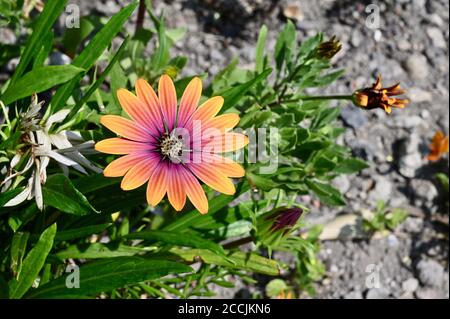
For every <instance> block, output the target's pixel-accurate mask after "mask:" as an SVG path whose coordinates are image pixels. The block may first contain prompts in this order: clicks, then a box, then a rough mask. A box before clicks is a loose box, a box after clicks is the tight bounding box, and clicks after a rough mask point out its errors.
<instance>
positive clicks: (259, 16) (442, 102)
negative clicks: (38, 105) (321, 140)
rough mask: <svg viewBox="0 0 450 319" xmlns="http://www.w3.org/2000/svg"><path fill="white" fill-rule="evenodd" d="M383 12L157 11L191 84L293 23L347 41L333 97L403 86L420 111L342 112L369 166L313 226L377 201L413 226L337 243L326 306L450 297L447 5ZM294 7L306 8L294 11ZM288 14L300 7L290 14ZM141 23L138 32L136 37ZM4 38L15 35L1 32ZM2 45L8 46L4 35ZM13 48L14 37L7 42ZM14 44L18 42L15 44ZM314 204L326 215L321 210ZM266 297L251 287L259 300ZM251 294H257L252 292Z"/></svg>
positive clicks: (336, 8)
mask: <svg viewBox="0 0 450 319" xmlns="http://www.w3.org/2000/svg"><path fill="white" fill-rule="evenodd" d="M70 2H72V3H74V2H75V3H80V4H81V9H82V10H81V11H82V14H86V13H87V12H91V13H92V12H97V13H100V14H104V15H108V16H110V15H111V14H113V13H115V12H117V11H118V10H119V8H120V7H121V6H122V5H124V4H125V3H128V2H129V1H118V0H116V1H113V0H108V1H95V2H88V1H73V0H72V1H70ZM372 2H374V3H375V4H376V5H377V8H378V9H379V10H380V26H379V28H375V29H374V28H369V27H367V26H366V19H367V15H368V14H367V13H366V12H365V10H366V6H367V5H368V4H370V1H350V0H341V1H338V0H318V1H313V0H298V1H292V0H290V1H289V0H280V1H276V0H217V1H213V0H174V1H169V0H166V1H160V0H156V1H154V3H155V7H156V11H157V12H158V13H159V12H161V11H162V10H164V13H165V15H166V17H167V23H168V24H169V26H170V27H186V28H187V29H188V32H187V35H186V36H185V38H184V39H183V41H181V42H180V43H178V44H177V46H176V48H175V49H174V50H175V51H176V53H181V54H184V55H187V56H188V57H189V63H188V66H187V67H186V69H185V70H184V73H185V74H189V75H192V74H196V73H203V72H208V73H209V74H212V75H214V74H216V73H217V72H218V71H219V70H220V69H221V68H223V67H224V66H226V65H227V64H228V63H229V62H230V61H231V60H232V59H233V58H234V57H238V58H239V61H240V65H241V66H244V67H245V66H251V61H252V60H253V56H254V46H255V42H256V37H257V33H258V30H259V28H260V26H261V25H262V24H263V23H265V24H266V25H267V26H268V28H269V35H268V46H269V47H270V48H273V46H274V44H275V39H276V36H277V34H278V33H279V31H280V30H281V28H282V26H283V23H284V22H285V15H286V14H288V13H290V14H291V15H292V16H293V17H294V18H295V19H296V25H297V29H298V32H299V34H300V36H301V38H304V37H306V36H308V35H313V34H315V32H317V31H323V32H324V33H325V34H326V35H327V36H332V35H334V34H335V35H336V36H337V37H338V38H339V39H340V40H341V42H342V43H343V49H342V51H341V52H340V53H339V54H338V55H337V56H336V57H335V58H334V62H335V65H336V67H340V68H345V69H346V74H345V76H344V78H343V79H341V80H340V81H338V82H337V83H335V84H334V85H333V86H332V87H330V88H329V92H327V93H348V92H352V91H353V90H354V89H356V88H359V87H364V86H369V85H371V84H372V82H373V79H374V78H375V76H376V75H377V74H378V73H381V74H382V75H383V83H385V84H386V85H391V84H393V83H394V82H396V81H401V82H402V86H404V87H405V88H407V89H408V95H409V97H410V99H411V100H412V103H411V104H410V105H409V106H408V107H407V108H406V109H405V110H401V111H399V110H394V112H393V114H392V115H390V116H387V115H386V114H385V113H384V112H383V111H381V110H377V111H375V112H370V113H368V112H363V111H360V110H359V109H356V108H354V107H345V105H342V106H343V108H342V125H345V126H346V127H349V128H350V129H349V130H347V132H346V133H345V134H344V135H343V137H342V139H341V141H340V142H341V143H342V144H345V145H348V146H349V147H351V148H352V150H353V152H354V154H355V155H358V156H360V157H362V158H364V159H366V160H368V161H369V162H370V163H371V167H370V168H369V169H366V170H364V171H363V172H361V173H360V174H359V175H354V176H350V177H340V178H339V179H337V180H335V184H336V186H337V187H338V188H339V189H341V190H342V191H343V192H344V193H345V196H346V197H347V199H348V202H349V206H348V207H346V208H345V209H344V210H336V209H330V208H327V207H318V206H317V203H315V202H314V201H312V200H311V199H310V198H307V197H305V198H302V199H301V200H302V202H303V204H306V205H311V207H313V209H312V211H311V212H310V214H309V215H308V216H307V218H308V220H309V221H310V222H311V223H323V222H327V221H329V220H332V219H334V218H335V217H336V216H337V215H339V214H342V213H357V212H360V211H361V210H362V209H373V206H374V204H375V202H376V200H379V199H381V200H384V201H386V202H387V203H388V205H389V206H390V207H405V208H407V209H408V211H409V217H408V218H407V220H406V222H405V223H404V224H403V225H401V226H400V227H399V229H397V230H396V231H395V233H393V234H391V235H389V236H387V237H384V238H381V239H371V240H345V241H344V240H342V241H327V242H324V243H323V245H322V250H321V253H320V258H321V259H322V260H323V262H324V263H325V265H326V268H327V275H326V277H325V278H324V279H323V280H322V281H321V282H318V283H317V284H316V290H317V295H316V296H315V297H316V298H372V299H373V298H449V287H448V285H449V275H448V209H446V208H443V207H442V205H441V204H442V200H441V199H440V198H439V194H440V193H441V190H440V188H439V186H438V184H437V183H436V181H435V180H434V178H433V175H434V173H435V172H438V171H445V172H447V173H448V158H447V157H446V158H445V159H443V160H441V161H440V162H438V163H433V164H430V163H429V162H428V161H427V160H426V159H425V156H426V152H427V144H428V143H429V141H430V140H431V138H432V136H433V135H434V133H435V132H436V131H437V130H438V129H440V130H443V131H444V132H446V134H448V125H449V111H448V110H449V109H448V105H449V53H448V45H449V42H448V39H449V27H448V26H449V3H448V1H447V0H396V1H394V0H391V1H372ZM292 7H296V8H297V9H298V10H292ZM287 8H291V10H290V12H287ZM134 19H135V17H134V18H133V19H131V20H130V23H129V28H130V30H134V24H133V22H134ZM2 32H5V31H2ZM1 38H2V39H6V38H4V36H3V33H2V36H1ZM9 40H10V41H11V39H9ZM12 41H14V39H12ZM314 204H316V205H314ZM371 267H377V268H376V269H378V270H379V278H380V285H379V286H378V288H377V287H372V288H371V287H370V285H369V286H368V285H367V284H366V281H367V278H368V275H370V271H371V270H370V269H371ZM237 286H238V288H236V289H235V290H222V289H219V290H218V294H219V295H218V296H219V297H225V298H232V297H245V296H248V294H247V293H248V288H247V287H243V286H242V284H240V283H238V285H237ZM258 289H261V287H250V291H258ZM246 291H247V293H246Z"/></svg>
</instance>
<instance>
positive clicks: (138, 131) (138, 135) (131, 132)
mask: <svg viewBox="0 0 450 319" xmlns="http://www.w3.org/2000/svg"><path fill="white" fill-rule="evenodd" d="M100 123H102V124H103V125H104V126H106V127H107V128H108V129H110V130H111V131H113V132H114V133H116V134H117V135H120V136H122V137H125V138H128V139H130V140H133V141H138V142H156V139H155V138H154V137H153V136H152V135H151V134H150V132H148V131H147V130H145V129H144V128H143V127H142V126H140V125H139V124H137V123H135V122H133V121H130V120H128V119H126V118H123V117H121V116H117V115H104V116H102V117H100Z"/></svg>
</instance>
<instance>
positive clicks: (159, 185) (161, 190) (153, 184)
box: [147, 162, 168, 206]
mask: <svg viewBox="0 0 450 319" xmlns="http://www.w3.org/2000/svg"><path fill="white" fill-rule="evenodd" d="M167 186H168V165H167V163H164V162H160V163H159V164H158V166H157V167H156V168H155V170H154V171H153V174H152V176H151V177H150V179H149V181H148V185H147V202H148V203H149V204H150V205H152V206H156V205H158V204H159V202H160V201H161V200H162V199H163V197H164V195H165V194H166V191H167Z"/></svg>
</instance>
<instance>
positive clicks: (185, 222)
mask: <svg viewBox="0 0 450 319" xmlns="http://www.w3.org/2000/svg"><path fill="white" fill-rule="evenodd" d="M249 188H250V187H249V185H248V184H247V183H241V184H240V185H239V186H238V187H237V189H236V193H235V194H234V195H233V196H230V195H225V194H222V195H219V196H215V197H214V198H213V199H211V200H210V201H209V210H208V214H207V216H209V217H210V216H212V215H214V213H216V212H218V211H219V210H220V209H222V208H224V207H225V206H226V205H228V204H229V203H230V202H232V201H233V200H235V199H236V198H237V197H239V196H240V195H242V194H244V193H245V192H247V191H248V190H249ZM207 216H204V215H201V214H200V213H199V212H198V210H196V209H195V210H193V211H190V212H189V213H186V214H183V215H182V216H181V217H179V218H177V219H176V220H175V221H174V222H172V223H170V224H168V225H167V226H165V227H164V228H163V230H167V231H175V230H176V231H178V232H181V231H182V230H185V229H187V228H189V227H191V226H193V225H195V224H197V223H199V222H200V221H201V220H203V219H205V218H207Z"/></svg>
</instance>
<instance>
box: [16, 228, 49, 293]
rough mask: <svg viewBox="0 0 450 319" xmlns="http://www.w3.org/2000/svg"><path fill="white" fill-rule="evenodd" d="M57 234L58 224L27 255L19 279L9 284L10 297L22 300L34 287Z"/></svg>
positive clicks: (45, 232) (44, 233)
mask: <svg viewBox="0 0 450 319" xmlns="http://www.w3.org/2000/svg"><path fill="white" fill-rule="evenodd" d="M55 234H56V224H53V225H52V226H50V227H49V228H47V229H46V230H45V231H44V232H43V233H42V235H41V237H40V238H39V240H38V242H37V244H36V245H35V246H34V247H33V249H31V250H30V252H29V253H28V254H27V256H26V257H25V259H24V261H23V264H22V272H21V274H20V277H19V279H18V280H17V279H15V278H14V279H12V280H11V281H10V283H9V297H10V298H11V299H17V298H21V297H22V296H23V295H24V294H25V293H26V292H27V291H28V289H30V287H31V286H32V285H33V282H34V280H35V279H36V277H37V276H38V275H39V272H40V271H41V269H42V267H43V266H44V263H45V259H46V258H47V255H48V253H49V252H50V250H51V249H52V246H53V239H54V237H55Z"/></svg>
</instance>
